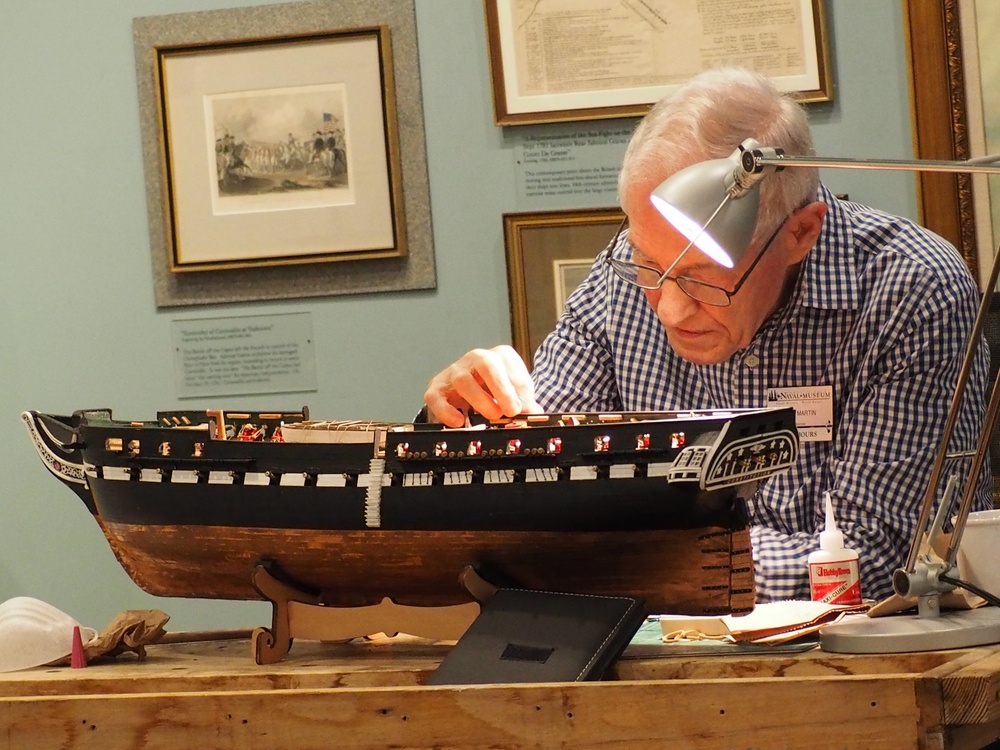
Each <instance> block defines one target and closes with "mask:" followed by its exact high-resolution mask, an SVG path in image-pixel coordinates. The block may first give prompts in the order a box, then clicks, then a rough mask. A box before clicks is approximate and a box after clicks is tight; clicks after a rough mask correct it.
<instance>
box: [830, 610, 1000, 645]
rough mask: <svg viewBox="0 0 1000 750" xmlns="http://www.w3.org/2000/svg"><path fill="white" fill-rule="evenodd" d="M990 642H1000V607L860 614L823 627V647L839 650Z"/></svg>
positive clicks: (985, 643)
mask: <svg viewBox="0 0 1000 750" xmlns="http://www.w3.org/2000/svg"><path fill="white" fill-rule="evenodd" d="M990 643H1000V607H980V608H978V609H965V610H954V611H949V612H942V613H941V614H940V615H939V616H937V617H919V616H917V615H891V616H889V617H866V616H864V615H857V616H852V617H848V618H846V619H844V620H841V621H840V622H836V623H834V624H832V625H827V626H826V627H824V628H822V629H821V630H820V631H819V645H820V648H822V649H823V650H824V651H830V652H833V653H839V654H899V653H902V652H904V651H943V650H944V649H949V648H969V647H971V646H985V645H987V644H990Z"/></svg>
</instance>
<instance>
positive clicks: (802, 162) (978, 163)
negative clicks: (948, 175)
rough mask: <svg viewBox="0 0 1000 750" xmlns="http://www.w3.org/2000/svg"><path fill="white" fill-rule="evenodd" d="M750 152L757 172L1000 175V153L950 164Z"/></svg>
mask: <svg viewBox="0 0 1000 750" xmlns="http://www.w3.org/2000/svg"><path fill="white" fill-rule="evenodd" d="M744 143H745V142H744ZM741 148H742V146H741ZM773 150H774V149H772V151H773ZM746 153H749V154H751V156H752V159H753V167H754V169H755V170H756V169H763V168H764V167H832V168H836V169H880V170H897V171H902V172H963V173H968V172H976V173H984V174H1000V154H991V155H989V156H982V157H978V158H975V159H968V160H966V161H949V160H945V159H844V158H837V159H832V158H826V157H821V156H786V155H784V154H781V153H778V154H775V155H771V154H767V153H765V152H764V150H763V149H759V148H758V149H756V150H752V151H748V152H746Z"/></svg>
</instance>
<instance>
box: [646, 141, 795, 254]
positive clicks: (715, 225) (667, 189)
mask: <svg viewBox="0 0 1000 750" xmlns="http://www.w3.org/2000/svg"><path fill="white" fill-rule="evenodd" d="M765 151H767V152H770V153H771V154H773V155H775V156H779V155H780V154H781V151H780V149H772V148H768V149H764V148H761V146H760V144H759V143H757V141H755V140H753V139H747V140H745V141H744V142H743V143H741V144H740V146H739V148H737V149H736V150H735V151H733V153H732V154H730V155H729V156H728V157H727V158H725V159H712V160H710V161H703V162H698V163H696V164H692V165H691V166H689V167H686V168H685V169H682V170H680V171H679V172H677V173H675V174H673V175H671V176H670V177H668V178H667V179H666V180H664V181H663V182H661V183H660V184H659V185H658V186H657V187H656V189H655V190H653V192H652V193H651V194H650V196H649V199H650V200H651V201H652V203H653V205H654V206H655V207H656V210H657V211H659V212H660V213H661V214H662V215H663V217H664V218H665V219H666V220H667V221H669V222H670V223H671V224H672V225H673V227H674V228H675V229H677V231H679V232H680V233H681V234H682V235H684V236H685V237H686V238H687V239H688V241H689V242H691V243H693V244H694V245H695V247H697V248H698V249H699V250H701V251H702V252H703V253H705V254H706V255H707V256H708V257H710V258H711V259H712V260H714V261H715V262H716V263H719V264H720V265H722V266H725V267H726V268H732V267H733V266H735V265H736V264H737V263H738V262H739V260H740V258H742V257H743V254H744V253H745V252H746V250H747V248H748V247H749V246H750V240H751V239H752V238H753V233H754V229H755V228H756V226H757V209H758V207H759V205H760V193H759V192H758V189H757V186H758V184H759V183H760V181H761V180H762V179H763V178H764V176H765V175H767V174H768V173H770V172H773V171H775V170H777V169H780V167H774V166H763V165H760V164H759V163H758V162H757V159H756V156H758V155H760V154H762V153H763V152H765Z"/></svg>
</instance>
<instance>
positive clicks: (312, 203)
mask: <svg viewBox="0 0 1000 750" xmlns="http://www.w3.org/2000/svg"><path fill="white" fill-rule="evenodd" d="M399 5H400V4H399V3H398V2H394V0H347V2H343V3H327V2H306V3H288V4H282V5H271V6H266V5H265V6H257V7H251V8H236V9H232V10H220V11H204V12H197V13H184V14H176V15H169V16H151V17H144V18H136V19H134V20H133V31H134V44H135V54H136V66H137V74H138V78H139V99H140V112H141V120H142V134H143V150H144V157H145V163H146V176H147V179H146V188H147V205H148V210H149V218H150V245H151V252H152V254H153V270H154V286H155V292H156V301H157V305H159V306H174V305H184V304H205V303H212V302H233V301H252V300H262V299H279V298H287V297H311V296H323V295H334V294H355V293H364V292H377V291H396V290H400V289H427V288H433V287H434V285H435V275H434V265H433V250H432V244H431V234H430V227H429V224H430V208H429V190H428V178H427V166H426V153H425V146H424V135H423V112H422V104H421V100H420V85H419V66H418V64H417V55H416V41H415V40H416V26H415V14H414V9H413V5H412V2H411V3H408V4H406V5H407V7H406V8H405V9H401V8H400V7H399ZM397 92H399V94H398V95H397ZM404 92H405V93H404ZM397 119H399V120H400V121H404V122H406V123H407V128H406V129H400V128H398V127H397ZM411 126H412V127H411ZM404 163H405V165H406V170H405V171H404V170H403V165H404Z"/></svg>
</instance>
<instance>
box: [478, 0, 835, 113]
mask: <svg viewBox="0 0 1000 750" xmlns="http://www.w3.org/2000/svg"><path fill="white" fill-rule="evenodd" d="M778 4H779V5H780V6H781V7H771V8H770V9H769V13H768V14H767V17H766V18H763V19H761V18H754V19H753V22H752V24H748V23H747V22H746V19H745V17H744V16H745V15H746V9H745V8H744V7H743V6H741V5H740V4H739V3H731V4H729V5H726V4H718V3H716V4H714V5H713V6H712V7H711V8H710V9H704V10H703V9H702V8H700V7H699V3H698V0H681V1H680V2H674V3H672V4H670V12H669V13H666V12H660V11H662V10H663V8H662V7H661V6H663V5H665V4H663V3H659V2H653V3H620V2H614V0H588V2H585V3H582V4H581V3H580V2H579V0H550V2H548V3H546V4H545V5H544V6H542V5H540V4H539V3H537V2H526V1H525V0H484V12H485V18H486V36H487V45H488V48H489V59H490V77H491V79H492V89H493V111H494V121H495V122H496V124H497V125H525V124H536V123H546V122H567V121H576V120H596V119H606V118H615V117H640V116H642V115H644V114H646V112H647V111H648V110H649V108H650V106H651V105H652V104H653V103H655V102H656V101H658V100H659V99H660V98H662V97H663V96H664V95H666V94H668V93H670V92H671V91H672V90H674V89H675V88H676V87H677V86H679V85H680V84H681V83H683V82H684V81H686V80H687V79H689V78H691V77H693V76H694V75H696V74H697V73H700V72H702V71H703V70H707V69H708V68H711V67H714V66H717V65H719V64H721V63H727V64H744V65H748V66H750V67H754V68H756V69H758V70H760V71H761V72H763V73H765V74H767V75H769V76H771V78H772V79H773V80H774V82H775V84H776V85H777V86H778V88H779V89H781V90H782V91H789V92H796V93H797V94H798V96H799V97H800V98H801V100H802V101H805V102H818V101H829V100H830V99H832V97H833V85H832V81H831V73H830V71H831V66H830V47H829V42H828V38H827V31H826V15H825V13H826V12H825V8H824V2H823V0H778ZM771 5H772V6H774V3H772V4H771ZM734 29H735V30H738V33H736V32H735V31H734ZM553 49H555V50H556V51H557V53H558V54H555V53H551V54H550V51H551V50H553ZM664 49H669V50H671V54H669V55H663V54H660V53H661V52H662V51H663V50H664Z"/></svg>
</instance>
